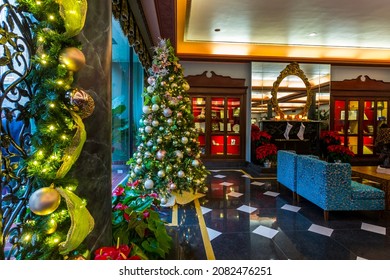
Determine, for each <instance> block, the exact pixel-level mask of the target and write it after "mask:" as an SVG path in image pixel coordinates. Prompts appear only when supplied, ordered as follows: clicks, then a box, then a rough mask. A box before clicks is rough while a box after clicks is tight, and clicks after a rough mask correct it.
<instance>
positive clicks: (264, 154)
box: [256, 144, 278, 162]
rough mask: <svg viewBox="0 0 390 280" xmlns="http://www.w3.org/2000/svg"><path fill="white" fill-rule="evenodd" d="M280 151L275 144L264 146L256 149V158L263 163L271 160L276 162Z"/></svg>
mask: <svg viewBox="0 0 390 280" xmlns="http://www.w3.org/2000/svg"><path fill="white" fill-rule="evenodd" d="M277 153H278V149H277V147H276V145H275V144H264V145H261V146H259V147H257V148H256V158H257V159H258V160H260V161H261V162H264V161H266V160H269V161H271V162H276V156H277Z"/></svg>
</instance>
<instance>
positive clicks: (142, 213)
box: [112, 181, 172, 259]
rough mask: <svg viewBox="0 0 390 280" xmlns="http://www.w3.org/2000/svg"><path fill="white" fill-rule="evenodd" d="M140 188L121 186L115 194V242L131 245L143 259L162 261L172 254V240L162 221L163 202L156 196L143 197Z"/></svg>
mask: <svg viewBox="0 0 390 280" xmlns="http://www.w3.org/2000/svg"><path fill="white" fill-rule="evenodd" d="M137 184H138V181H135V182H133V183H128V184H127V185H126V186H124V185H120V186H118V187H117V188H116V189H115V190H114V191H113V196H112V205H113V209H112V211H113V215H112V219H113V220H112V229H113V240H118V239H119V240H121V242H122V243H123V244H127V245H128V246H129V247H131V248H132V251H134V252H136V253H137V256H139V257H140V258H141V259H162V258H164V257H165V256H166V255H167V254H168V253H169V250H170V248H171V242H172V238H171V237H170V236H169V235H168V233H167V230H166V227H165V223H164V222H163V221H162V220H161V219H160V215H159V212H158V211H159V204H160V200H159V199H158V195H157V194H155V193H151V194H143V193H141V192H140V191H139V190H138V189H136V188H135V186H136V185H137Z"/></svg>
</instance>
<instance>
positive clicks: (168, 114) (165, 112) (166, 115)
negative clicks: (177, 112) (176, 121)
mask: <svg viewBox="0 0 390 280" xmlns="http://www.w3.org/2000/svg"><path fill="white" fill-rule="evenodd" d="M163 115H164V117H166V118H168V117H170V116H172V110H171V109H170V108H165V109H164V111H163Z"/></svg>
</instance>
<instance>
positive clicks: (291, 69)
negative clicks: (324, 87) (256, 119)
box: [271, 62, 313, 119]
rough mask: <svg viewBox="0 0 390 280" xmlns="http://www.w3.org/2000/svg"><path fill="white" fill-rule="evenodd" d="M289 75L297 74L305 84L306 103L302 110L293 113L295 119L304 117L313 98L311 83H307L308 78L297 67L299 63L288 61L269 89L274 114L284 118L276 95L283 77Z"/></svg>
mask: <svg viewBox="0 0 390 280" xmlns="http://www.w3.org/2000/svg"><path fill="white" fill-rule="evenodd" d="M291 75H294V76H298V77H299V78H301V80H302V81H303V82H304V83H305V86H306V104H305V106H304V107H303V109H302V111H300V112H299V113H297V114H296V115H295V119H299V117H301V118H305V117H306V115H307V112H308V111H309V108H310V105H311V101H312V98H313V92H312V90H311V84H310V83H309V80H308V79H307V77H306V75H305V73H304V72H303V71H302V69H301V68H299V64H298V63H297V62H292V63H290V64H289V65H287V66H286V68H284V69H283V70H282V71H281V72H280V74H279V76H278V78H277V79H276V81H275V82H274V84H273V86H272V90H271V95H272V99H271V103H272V106H273V107H274V109H275V112H276V115H277V116H279V118H280V119H284V118H285V117H284V116H285V114H284V113H283V111H282V109H280V107H279V103H278V96H277V95H278V89H279V85H280V83H281V82H282V81H283V79H284V78H286V77H287V76H291Z"/></svg>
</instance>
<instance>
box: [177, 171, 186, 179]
mask: <svg viewBox="0 0 390 280" xmlns="http://www.w3.org/2000/svg"><path fill="white" fill-rule="evenodd" d="M184 175H185V174H184V171H182V170H180V171H179V172H177V176H178V177H179V178H183V177H184Z"/></svg>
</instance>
